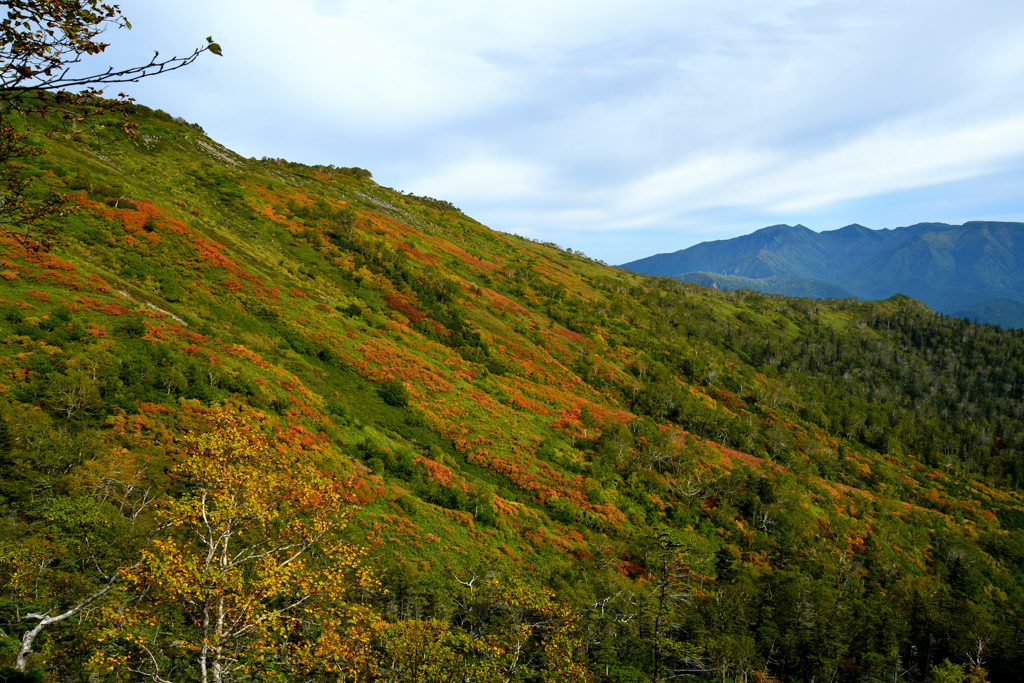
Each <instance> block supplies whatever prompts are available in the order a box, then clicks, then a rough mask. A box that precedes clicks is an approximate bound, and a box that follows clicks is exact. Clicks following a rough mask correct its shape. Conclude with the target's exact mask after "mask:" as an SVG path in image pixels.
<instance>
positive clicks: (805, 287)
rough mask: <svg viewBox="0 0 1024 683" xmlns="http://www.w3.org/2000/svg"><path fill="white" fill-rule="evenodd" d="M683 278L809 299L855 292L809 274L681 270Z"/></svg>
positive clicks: (839, 297) (708, 284) (718, 285)
mask: <svg viewBox="0 0 1024 683" xmlns="http://www.w3.org/2000/svg"><path fill="white" fill-rule="evenodd" d="M675 279H676V280H679V281H680V282H692V283H694V284H698V285H704V286H705V287H714V288H715V289H725V290H732V289H749V290H752V291H755V292H765V293H766V294H782V295H785V296H793V297H803V298H807V299H844V298H852V297H853V295H852V294H850V293H849V292H847V291H846V290H845V289H842V288H840V287H836V286H835V285H831V284H829V283H827V282H823V281H821V280H816V279H814V278H809V277H796V276H794V275H789V276H776V277H766V278H759V279H754V278H748V277H741V276H739V275H719V274H718V273H708V272H701V273H682V274H681V275H676V276H675Z"/></svg>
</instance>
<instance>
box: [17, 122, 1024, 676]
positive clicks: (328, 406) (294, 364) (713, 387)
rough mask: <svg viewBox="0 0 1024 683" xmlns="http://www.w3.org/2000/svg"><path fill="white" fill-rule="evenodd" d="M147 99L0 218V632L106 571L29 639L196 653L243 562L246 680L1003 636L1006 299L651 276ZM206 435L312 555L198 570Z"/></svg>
mask: <svg viewBox="0 0 1024 683" xmlns="http://www.w3.org/2000/svg"><path fill="white" fill-rule="evenodd" d="M135 116H137V117H138V119H139V123H140V134H139V136H138V137H136V138H132V139H117V140H114V141H102V140H100V139H96V138H92V137H91V134H90V133H84V134H82V135H80V136H79V137H78V138H77V139H76V138H74V137H71V138H70V139H68V140H63V139H57V138H55V139H46V138H42V137H40V138H38V139H33V142H34V143H36V144H38V145H40V146H42V147H44V148H45V149H46V150H47V154H45V155H43V156H40V157H36V158H34V159H33V160H32V164H33V167H34V168H35V169H36V170H37V171H38V174H39V178H40V183H43V184H45V185H49V186H51V187H52V188H54V189H56V190H58V191H61V192H66V193H67V194H68V196H69V197H70V198H72V199H73V200H74V202H75V203H76V204H77V205H78V206H79V207H80V209H79V211H78V212H76V213H74V214H72V215H70V216H68V217H67V218H65V219H62V221H61V222H60V224H59V227H60V229H61V235H62V241H61V244H60V246H59V247H58V248H57V249H55V250H54V251H53V252H52V253H31V252H24V251H22V250H21V249H19V247H18V245H17V243H16V242H15V241H14V240H11V239H6V240H4V242H3V244H2V248H3V254H2V255H0V299H2V300H0V342H2V343H0V367H2V368H3V371H4V374H3V378H2V380H0V418H2V419H0V466H2V468H3V477H2V478H0V495H2V497H3V499H2V505H3V511H4V513H5V515H4V518H5V520H7V524H5V525H4V527H3V530H2V532H0V534H2V537H0V540H2V545H0V548H2V549H3V552H2V553H0V579H2V581H3V582H4V587H5V596H6V597H5V600H4V601H3V602H0V621H2V622H3V623H2V628H3V634H4V636H3V638H4V640H3V644H4V649H3V653H4V654H2V655H0V656H3V657H6V659H5V660H4V662H9V661H13V660H12V657H13V653H14V652H15V651H16V650H17V649H18V648H19V647H21V646H23V644H24V638H25V637H26V635H27V634H29V633H31V632H32V629H33V628H34V627H36V626H37V625H38V620H37V619H32V618H30V617H26V615H31V614H44V613H47V612H52V613H53V614H58V609H61V610H66V609H67V608H68V606H69V605H74V604H82V603H83V602H85V601H88V600H90V596H98V597H96V599H95V601H93V602H88V604H87V607H88V609H83V611H81V612H79V613H78V614H79V615H80V617H78V618H76V619H66V620H64V621H60V622H54V623H50V624H49V625H47V626H46V628H45V629H44V630H42V631H41V632H40V635H39V636H38V638H37V639H36V640H35V643H34V645H33V648H32V653H31V655H30V657H29V664H30V667H32V668H35V669H36V670H38V671H39V672H40V673H41V674H43V675H48V676H50V677H51V678H53V679H55V680H78V679H79V678H81V676H82V675H83V672H86V674H87V675H88V676H89V677H91V679H92V680H125V679H131V678H132V676H138V677H140V678H144V679H147V680H157V679H158V678H165V679H168V680H192V679H193V678H196V677H197V676H198V674H197V673H196V671H195V653H196V652H197V651H198V648H201V647H203V643H204V642H206V641H204V640H203V639H202V638H201V637H199V635H197V634H199V633H201V631H199V630H198V629H200V628H201V625H202V623H203V622H202V620H201V619H198V618H197V617H196V615H197V614H199V612H197V611H196V609H197V608H196V607H195V604H196V602H197V599H196V598H195V597H194V596H196V595H207V594H212V595H222V594H223V592H224V591H225V590H227V589H228V588H230V589H231V590H235V587H236V586H241V588H238V590H243V589H249V591H250V592H249V593H248V594H246V596H245V598H246V600H247V601H248V602H246V601H242V604H256V603H259V604H261V605H263V606H264V607H265V608H266V609H267V610H273V609H277V608H280V607H281V606H282V605H287V604H288V602H287V601H294V600H296V599H297V597H296V596H297V595H299V594H302V595H303V596H304V597H302V598H301V600H305V601H306V602H302V604H301V610H295V611H292V612H289V613H288V615H287V616H288V620H287V621H286V622H285V621H282V622H280V623H277V624H276V625H275V628H274V629H268V630H266V631H260V632H259V633H258V637H257V636H256V635H253V636H252V637H249V635H248V632H246V633H243V634H241V635H240V636H239V637H238V638H237V639H236V640H235V641H232V643H231V644H230V647H232V648H237V650H235V651H236V652H238V653H239V656H238V661H239V662H240V665H241V666H244V667H247V669H246V670H245V671H244V672H241V673H244V674H245V675H246V676H250V678H251V677H261V676H262V677H265V678H271V677H273V676H276V677H277V678H278V679H281V680H338V679H340V678H342V677H343V676H347V677H348V678H349V679H352V678H356V677H358V678H359V679H360V680H391V681H394V680H464V679H466V678H467V677H469V678H471V679H474V680H485V681H490V680H495V681H497V680H501V681H506V680H516V681H534V680H543V679H547V680H598V681H619V682H626V681H642V680H655V679H658V680H665V679H667V678H668V677H670V676H673V677H678V676H681V675H684V674H685V675H689V676H692V677H695V678H698V679H705V680H714V679H721V678H731V679H738V678H745V679H751V678H759V679H761V680H767V679H770V678H775V679H778V680H811V679H819V680H820V679H822V678H825V677H828V678H829V680H835V681H858V680H865V679H869V678H886V679H890V678H891V677H892V675H893V672H894V671H896V673H897V675H902V676H903V677H904V678H905V679H907V680H918V681H924V680H926V678H927V677H928V676H929V675H932V676H934V675H935V673H934V671H932V667H933V666H934V665H936V664H937V663H939V662H941V661H942V660H943V659H946V658H948V659H950V660H951V661H952V662H953V665H955V666H956V667H957V668H958V669H961V670H962V671H961V672H970V673H972V674H978V670H977V669H976V668H972V667H974V665H975V664H978V662H977V661H973V663H972V659H971V658H972V657H976V656H977V655H976V653H977V652H978V649H977V648H978V643H979V639H981V640H983V641H984V644H985V646H984V648H983V656H982V662H981V664H983V665H984V667H985V668H987V669H988V671H989V673H990V677H991V679H992V680H1006V681H1009V680H1015V676H1016V672H1017V671H1019V670H1020V668H1021V666H1024V652H1022V646H1021V643H1020V639H1019V638H1018V637H1017V636H1018V634H1019V633H1020V632H1021V631H1022V630H1024V621H1022V618H1024V617H1022V615H1021V614H1020V611H1019V610H1018V609H1017V605H1019V604H1020V603H1021V602H1022V601H1024V578H1022V577H1024V556H1022V554H1021V553H1020V548H1021V544H1022V542H1024V501H1022V499H1021V496H1020V495H1019V493H1018V492H1017V487H1018V484H1019V482H1020V481H1021V478H1022V476H1024V424H1022V423H1021V419H1020V405H1021V398H1022V395H1024V344H1022V343H1021V342H1022V337H1021V334H1020V333H1019V332H1017V331H1011V330H995V329H993V328H988V327H984V326H979V325H973V324H970V323H967V322H965V321H962V320H950V319H946V318H941V317H939V316H936V315H935V314H933V313H931V312H930V311H928V310H927V309H925V308H924V307H922V306H921V305H920V304H918V303H917V302H914V301H910V300H907V299H906V298H897V299H893V300H890V301H884V302H878V303H863V302H855V301H850V300H843V301H830V302H808V301H807V300H798V299H786V298H783V297H777V296H773V297H767V296H762V295H760V294H757V293H753V292H741V293H734V292H716V291H714V290H709V289H706V288H703V287H699V286H696V285H692V284H683V283H679V282H675V281H672V280H670V279H658V278H646V277H643V276H640V275H637V274H634V273H628V272H624V271H621V270H618V269H613V268H607V267H604V266H602V265H600V264H598V263H596V262H593V261H590V260H587V259H585V258H583V257H581V256H579V255H577V254H575V253H570V252H567V251H562V250H560V249H558V248H555V247H553V246H552V245H547V244H542V243H535V242H531V241H529V240H525V239H522V238H518V237H515V236H510V235H505V234H502V233H499V232H495V231H493V230H490V229H488V228H487V227H485V226H483V225H481V224H480V223H478V222H476V221H474V220H473V219H471V218H469V217H468V216H466V215H464V214H463V213H461V212H460V211H459V210H457V209H456V208H454V207H453V206H452V205H451V204H449V203H448V202H445V201H441V200H437V199H432V198H428V197H416V196H412V195H407V194H403V193H401V192H397V191H395V190H391V189H389V188H385V187H381V186H379V185H378V184H376V183H374V182H373V180H372V179H371V177H370V174H369V173H368V172H367V171H365V170H362V169H357V168H335V167H331V166H316V167H311V166H304V165H301V164H291V163H288V162H285V161H283V160H267V159H265V160H262V161H257V160H253V159H244V158H242V157H239V156H238V155H236V154H234V153H232V152H231V151H230V150H227V149H225V148H223V147H222V146H220V145H218V144H217V143H215V142H214V141H212V140H209V139H208V138H206V137H204V136H203V135H202V134H201V133H200V131H199V130H197V129H196V128H195V127H192V126H188V125H186V124H183V123H181V122H176V121H175V120H173V119H172V118H171V117H170V116H168V115H166V114H163V113H162V112H152V111H149V110H146V109H145V108H142V107H139V108H138V109H137V111H136V112H135ZM783 232H784V231H783ZM797 232H798V234H801V235H803V238H801V239H804V238H806V239H807V240H810V239H812V238H811V237H809V236H808V235H806V233H805V232H803V231H797ZM806 232H809V231H806ZM848 232H849V234H850V235H851V239H850V240H847V241H846V242H843V243H844V244H848V243H849V242H850V241H856V240H855V239H854V238H856V239H860V238H858V237H857V234H858V233H859V232H860V231H859V230H857V229H856V228H854V229H853V230H851V231H848ZM868 237H870V236H868ZM840 241H842V240H840ZM765 243H768V242H765ZM812 247H813V245H812V246H807V247H806V248H807V249H812ZM813 248H817V247H813ZM836 249H839V247H836ZM795 253H796V252H795V251H794V252H793V254H795ZM790 256H792V257H793V258H796V257H795V256H794V255H792V254H791V255H790ZM790 256H787V258H790ZM765 267H767V266H765ZM225 425H228V426H227V427H225ZM224 443H228V444H241V445H240V446H238V448H237V449H236V450H237V453H239V454H241V456H244V457H237V458H235V459H234V460H230V459H229V464H230V467H226V468H225V470H226V471H227V472H228V473H229V474H232V475H234V474H239V473H240V474H239V476H242V475H244V476H242V478H243V480H244V482H245V483H246V486H252V487H256V488H257V489H258V485H259V483H260V481H261V477H260V474H261V472H262V473H265V474H266V477H264V479H265V480H266V481H273V482H278V483H277V484H275V486H276V487H277V489H281V488H285V489H287V490H283V491H282V490H276V491H265V490H259V493H260V496H261V497H260V498H259V500H261V501H265V500H270V501H272V505H271V506H270V507H273V506H277V507H274V510H283V511H287V512H288V515H290V517H288V516H285V517H283V518H278V519H280V523H279V524H278V525H277V526H268V527H260V528H259V530H253V529H252V528H251V527H248V528H246V530H245V532H244V533H239V534H238V535H237V537H232V538H235V539H236V540H239V541H246V540H250V541H251V543H253V544H254V545H253V546H250V547H256V546H258V545H259V544H260V543H264V542H266V539H267V538H268V537H274V538H277V537H278V536H277V535H280V534H288V533H293V534H307V535H306V536H302V537H301V538H300V539H299V540H298V541H296V542H297V543H299V546H300V547H301V546H302V544H303V543H307V542H311V540H310V538H311V537H315V536H316V534H315V533H312V532H310V531H309V529H310V528H311V526H310V525H313V524H323V525H326V526H322V527H317V528H318V529H320V530H321V531H322V532H323V533H324V534H325V536H324V537H323V539H320V540H318V543H320V545H319V546H317V547H314V548H312V550H310V552H309V553H307V554H306V561H307V565H305V566H307V567H309V568H311V569H310V572H312V571H313V570H314V569H315V570H316V571H318V572H319V573H316V574H313V573H310V574H308V575H304V576H302V577H297V578H295V579H294V580H291V581H290V582H289V583H287V586H285V587H283V588H282V587H281V585H279V584H278V583H275V581H276V577H278V576H282V575H284V576H285V578H288V577H287V573H286V572H284V573H282V572H280V571H279V572H278V573H277V574H273V578H275V581H270V580H267V581H264V582H263V583H261V584H259V586H260V589H259V591H257V590H256V589H255V588H253V587H252V586H253V583H252V582H253V581H254V578H253V577H254V576H255V577H257V578H259V576H260V575H261V574H260V572H259V571H255V570H254V571H252V572H249V573H244V574H241V575H239V576H235V577H234V578H235V579H236V583H230V582H218V581H212V580H210V577H209V575H208V574H204V573H202V572H193V571H191V567H192V564H190V562H191V561H192V560H193V559H194V558H197V557H203V555H202V553H201V552H200V551H201V550H202V547H201V544H199V542H198V541H196V540H195V537H194V534H193V535H189V534H186V533H184V531H181V530H182V529H191V530H193V531H194V530H195V529H200V531H201V530H202V527H201V525H198V524H197V523H196V522H195V520H196V519H202V517H201V515H200V516H198V517H197V516H192V517H189V515H188V514H186V512H187V510H188V509H191V508H189V507H188V506H189V504H191V503H193V502H195V501H197V500H200V494H202V493H203V492H205V491H207V490H208V487H209V486H210V483H209V481H207V479H208V478H210V477H214V476H216V473H217V469H216V467H214V465H216V464H217V462H219V461H218V460H216V458H222V457H224V455H223V449H222V446H223V444H224ZM197 444H198V445H197ZM211 444H212V445H211ZM218 449H220V450H218ZM229 450H230V449H229ZM197 463H198V464H197ZM196 472H203V473H205V474H204V475H203V476H197V475H196ZM289 472H293V473H294V475H295V479H296V481H302V482H303V485H302V487H301V488H300V489H299V490H291V489H288V488H287V486H286V485H284V484H281V483H280V482H287V481H288V478H287V476H285V475H287V473H289ZM211 473H212V474H211ZM300 475H301V476H300ZM296 486H297V485H296ZM342 501H344V504H345V505H347V506H348V512H347V515H348V517H344V519H347V520H348V521H349V523H348V525H347V527H346V528H344V529H341V527H342V524H341V521H342V518H339V519H338V520H335V522H336V523H335V524H333V525H332V524H330V520H327V521H324V520H321V519H320V518H318V517H317V516H316V512H317V510H322V509H324V508H327V509H332V508H331V506H337V505H341V504H342ZM266 509H267V506H266V505H263V506H261V507H257V508H256V510H257V512H253V511H252V510H251V509H250V510H249V520H250V522H251V521H252V520H253V519H257V520H262V519H264V517H263V516H261V514H262V513H264V512H265V511H266ZM182 510H185V511H186V512H183V511H182ZM175 513H176V514H177V516H174V514H175ZM281 514H284V513H283V512H282V513H281ZM170 521H173V522H174V524H171V523H170ZM190 524H191V525H192V526H189V525H190ZM328 532H329V534H333V535H329V534H328ZM317 533H319V532H317ZM233 542H234V541H233ZM225 543H226V541H225ZM217 547H219V546H217ZM226 547H227V546H226V545H225V548H226ZM352 547H357V548H361V549H362V553H361V554H360V553H358V552H355V551H352V550H351V548H352ZM337 556H341V557H344V558H346V559H345V560H344V562H343V563H339V564H337V565H335V564H330V563H331V562H333V560H330V559H329V558H332V557H337ZM278 569H280V568H278ZM264 570H265V571H269V570H266V567H265V566H264ZM161 572H162V573H161ZM190 572H191V573H190ZM325 574H326V575H328V578H330V577H331V576H332V575H334V578H335V580H336V581H335V583H331V582H329V581H328V578H324V575H325ZM350 575H354V576H353V578H351V579H349V578H348V577H349V576H350ZM169 576H170V577H171V578H173V579H174V580H173V581H172V580H171V578H168V577H169ZM307 576H315V581H314V580H313V579H309V578H307ZM111 577H113V579H112V578H111ZM118 577H120V578H121V579H122V580H118ZM342 579H344V580H345V581H349V582H348V583H343V585H341V587H340V588H339V587H338V584H337V581H341V580H342ZM283 580H284V579H282V581H283ZM229 583H230V585H228V584H229ZM28 585H31V586H32V587H33V588H32V590H31V591H28V590H23V589H22V587H24V586H28ZM225 586H227V587H228V588H226V587H225ZM324 586H328V587H330V588H331V590H327V589H326V588H324ZM104 591H106V592H104ZM218 591H220V593H218ZM260 591H262V592H260ZM232 595H234V594H232ZM60 613H62V612H60ZM267 613H272V612H267ZM964 615H967V618H965V617H964ZM147 653H148V654H147ZM428 655H429V656H428ZM953 665H951V666H953ZM132 670H134V671H136V672H139V671H141V672H142V673H141V674H133V673H132ZM5 675H6V674H5ZM154 676H156V677H157V678H154Z"/></svg>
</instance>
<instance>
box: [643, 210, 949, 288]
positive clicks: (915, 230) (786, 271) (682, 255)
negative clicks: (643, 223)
mask: <svg viewBox="0 0 1024 683" xmlns="http://www.w3.org/2000/svg"><path fill="white" fill-rule="evenodd" d="M957 227H959V226H955V225H946V224H944V223H920V224H918V225H912V226H909V227H905V228H896V229H895V230H888V229H886V230H869V229H868V228H865V227H864V226H863V225H857V224H853V225H848V226H846V227H845V228H840V229H839V230H830V231H828V232H814V231H813V230H810V229H809V228H806V227H804V226H803V225H772V226H770V227H767V228H761V229H760V230H758V231H756V232H753V233H751V234H749V235H743V236H742V237H735V238H733V239H729V240H716V241H714V242H702V243H700V244H697V245H694V246H692V247H690V248H688V249H682V250H680V251H677V252H674V253H671V254H657V255H655V256H648V257H647V258H643V259H639V260H637V261H632V262H630V263H625V264H623V267H624V268H628V269H629V270H633V271H636V272H639V273H647V274H649V275H667V276H669V277H671V276H674V275H679V274H680V273H694V272H711V273H721V274H723V275H740V276H743V277H749V278H766V277H774V276H784V275H797V276H800V277H811V278H817V279H820V280H824V281H826V282H832V281H833V280H832V279H831V278H832V276H833V275H834V274H835V273H836V272H837V271H838V270H845V269H847V268H850V267H851V266H854V265H857V264H860V263H863V262H864V261H866V260H867V259H869V258H871V257H872V256H874V255H876V254H878V253H880V252H882V251H884V250H885V249H887V248H889V247H892V246H894V245H896V244H899V243H901V242H904V241H906V240H907V239H910V238H912V237H915V236H917V235H921V234H924V233H928V232H941V231H944V230H952V229H955V228H957Z"/></svg>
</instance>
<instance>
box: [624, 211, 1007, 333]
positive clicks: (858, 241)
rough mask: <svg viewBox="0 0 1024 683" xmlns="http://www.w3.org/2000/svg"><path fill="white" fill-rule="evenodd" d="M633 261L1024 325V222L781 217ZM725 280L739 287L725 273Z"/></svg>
mask: <svg viewBox="0 0 1024 683" xmlns="http://www.w3.org/2000/svg"><path fill="white" fill-rule="evenodd" d="M624 267H625V268H628V269H630V270H634V271H637V272H642V273H648V274H651V275H668V276H678V275H683V277H684V279H687V280H688V281H694V280H691V279H689V277H688V276H690V275H693V274H694V273H713V274H717V275H727V276H737V277H742V278H750V279H752V280H755V281H759V282H758V283H745V284H743V285H738V286H743V287H749V288H751V289H758V290H760V291H778V288H780V287H783V286H785V287H788V288H790V290H789V291H786V292H782V291H779V293H790V291H801V290H800V288H801V287H803V291H807V292H809V293H808V294H792V295H793V296H810V297H814V298H817V297H820V296H824V295H822V294H819V293H818V292H823V291H826V290H824V289H822V287H821V285H819V284H813V285H812V284H811V283H803V284H799V281H798V280H793V281H789V282H788V283H781V282H779V281H776V282H774V283H772V284H771V285H769V284H768V283H767V282H766V281H767V280H768V279H770V278H787V277H788V278H809V279H811V280H817V281H820V282H821V283H824V284H829V285H832V286H834V287H836V288H838V289H839V290H841V291H844V293H849V294H852V295H854V296H857V297H859V298H863V299H884V298H886V297H889V296H892V295H893V294H897V293H902V294H906V295H908V296H911V297H914V298H916V299H920V300H921V301H923V302H924V303H926V304H927V305H928V306H930V307H931V308H933V309H935V310H937V311H941V312H943V313H947V314H950V315H961V314H963V315H966V316H968V317H971V318H977V319H978V320H981V321H982V322H992V323H994V324H1000V325H1003V326H1013V327H1024V223H1000V222H985V221H972V222H969V223H965V224H963V225H948V224H946V223H918V224H916V225H911V226H907V227H903V228H896V229H895V230H888V229H887V230H870V229H868V228H865V227H864V226H862V225H857V224H854V225H848V226H846V227H845V228H841V229H839V230H831V231H827V232H820V233H819V232H814V231H812V230H809V229H808V228H806V227H804V226H802V225H796V226H789V225H773V226H770V227H767V228H762V229H761V230H758V231H756V232H754V233H751V234H750V235H744V236H742V237H737V238H734V239H730V240H718V241H714V242H703V243H701V244H698V245H695V246H693V247H690V248H689V249H683V250H681V251H677V252H675V253H671V254H658V255H656V256H650V257H648V258H645V259H640V260H638V261H633V262H631V263H626V264H624ZM716 284H717V285H718V286H719V287H720V288H726V289H734V288H735V287H733V286H732V284H728V283H727V282H726V281H724V280H721V281H716ZM752 285H753V286H752ZM768 286H771V287H774V288H776V289H766V288H765V287H768ZM793 288H796V289H793ZM840 296H842V295H840ZM1011 302H1017V303H1019V304H1021V306H1020V307H1017V306H1013V305H1010V303H1011Z"/></svg>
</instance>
